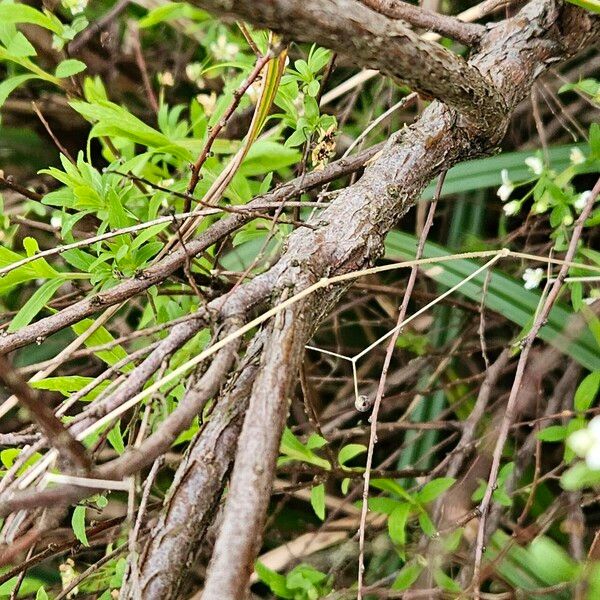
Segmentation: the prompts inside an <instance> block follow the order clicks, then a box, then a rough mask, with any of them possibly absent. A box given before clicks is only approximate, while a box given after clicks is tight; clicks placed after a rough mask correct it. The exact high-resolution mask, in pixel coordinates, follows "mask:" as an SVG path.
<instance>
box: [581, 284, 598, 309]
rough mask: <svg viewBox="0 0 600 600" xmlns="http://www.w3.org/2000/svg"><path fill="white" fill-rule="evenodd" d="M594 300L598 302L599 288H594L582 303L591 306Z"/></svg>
mask: <svg viewBox="0 0 600 600" xmlns="http://www.w3.org/2000/svg"><path fill="white" fill-rule="evenodd" d="M596 300H600V288H596V289H593V290H591V291H590V295H589V296H588V297H587V298H584V299H583V301H584V302H585V303H586V304H587V305H588V306H591V305H592V304H594V302H596Z"/></svg>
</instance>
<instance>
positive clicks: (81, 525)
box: [71, 506, 89, 546]
mask: <svg viewBox="0 0 600 600" xmlns="http://www.w3.org/2000/svg"><path fill="white" fill-rule="evenodd" d="M85 511H86V508H85V506H76V507H75V510H74V511H73V516H72V517H71V527H72V528H73V533H74V534H75V537H76V538H77V539H78V540H79V541H80V542H81V543H82V544H83V545H84V546H89V543H88V539H87V535H86V533H85Z"/></svg>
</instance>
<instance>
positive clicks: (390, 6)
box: [361, 0, 485, 46]
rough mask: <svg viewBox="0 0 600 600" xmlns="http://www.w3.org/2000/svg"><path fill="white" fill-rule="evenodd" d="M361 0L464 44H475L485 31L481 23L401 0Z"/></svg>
mask: <svg viewBox="0 0 600 600" xmlns="http://www.w3.org/2000/svg"><path fill="white" fill-rule="evenodd" d="M361 2H362V3H363V4H366V5H367V6H368V7H369V8H372V9H373V10H376V11H377V12H380V13H381V14H383V15H386V16H388V17H392V19H402V20H403V21H406V22H407V23H410V24H411V25H414V26H415V27H422V28H423V29H431V30H432V31H435V32H436V33H439V34H440V35H443V36H446V37H449V38H452V39H455V40H457V41H458V42H461V43H463V44H465V45H466V46H474V45H476V44H477V43H478V42H479V40H480V39H481V36H482V35H483V34H484V33H485V27H484V26H483V25H475V24H473V23H464V22H463V21H460V20H459V19H457V18H456V17H449V16H446V15H441V14H439V13H436V12H433V11H431V10H427V9H426V8H423V7H421V6H414V5H413V4H408V2H403V1H402V0H361Z"/></svg>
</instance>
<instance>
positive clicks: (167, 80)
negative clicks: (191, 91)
mask: <svg viewBox="0 0 600 600" xmlns="http://www.w3.org/2000/svg"><path fill="white" fill-rule="evenodd" d="M156 77H157V79H158V83H159V84H160V85H162V86H165V87H171V86H173V85H175V79H173V73H171V71H164V72H162V73H159V74H158V75H157V76H156Z"/></svg>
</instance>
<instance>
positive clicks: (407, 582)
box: [392, 561, 424, 591]
mask: <svg viewBox="0 0 600 600" xmlns="http://www.w3.org/2000/svg"><path fill="white" fill-rule="evenodd" d="M423 568H424V567H423V566H422V565H421V564H420V563H418V562H416V561H415V562H409V563H406V564H405V565H404V566H403V567H402V568H401V569H400V572H399V573H398V576H397V577H396V579H395V580H394V583H392V589H393V590H398V591H402V590H407V589H408V588H409V587H410V586H411V585H412V584H413V583H414V582H415V581H416V580H417V579H418V578H419V575H421V573H422V572H423Z"/></svg>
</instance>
